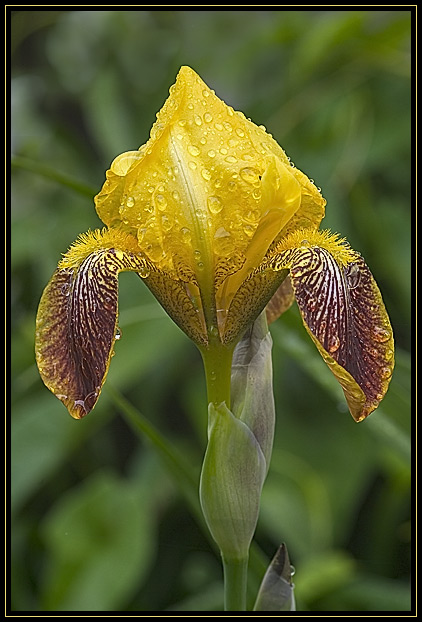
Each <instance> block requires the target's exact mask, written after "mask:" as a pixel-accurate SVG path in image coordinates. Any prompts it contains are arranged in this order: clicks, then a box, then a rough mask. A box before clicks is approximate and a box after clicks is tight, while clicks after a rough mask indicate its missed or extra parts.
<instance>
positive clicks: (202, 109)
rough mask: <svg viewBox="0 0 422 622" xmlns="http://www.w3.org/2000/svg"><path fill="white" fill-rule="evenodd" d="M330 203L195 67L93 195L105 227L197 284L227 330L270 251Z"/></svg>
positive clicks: (184, 72)
mask: <svg viewBox="0 0 422 622" xmlns="http://www.w3.org/2000/svg"><path fill="white" fill-rule="evenodd" d="M324 205H325V200H324V199H323V198H322V196H321V194H320V193H319V191H318V190H317V188H316V187H315V186H314V184H313V183H312V182H310V180H309V179H308V178H307V177H306V176H305V175H304V174H303V173H301V172H300V171H298V170H297V169H296V168H295V167H294V166H292V164H291V163H290V161H289V159H288V158H287V156H286V154H285V153H284V151H283V150H282V149H281V147H279V145H278V144H277V143H276V142H275V141H274V139H273V138H272V137H271V135H269V134H268V133H267V132H266V130H265V128H263V126H259V127H258V126H257V125H255V124H254V123H253V122H252V121H250V120H248V119H246V118H245V116H244V115H243V114H242V113H241V112H235V111H234V110H233V108H231V107H230V106H227V105H226V104H225V103H224V102H223V101H221V100H220V99H219V98H218V97H217V96H216V95H215V93H214V91H212V90H211V89H209V88H208V87H207V85H206V84H205V83H204V82H203V81H202V80H201V78H200V77H199V76H198V75H197V74H196V73H195V72H194V71H193V70H192V69H190V68H189V67H182V68H181V70H180V72H179V74H178V76H177V80H176V83H175V84H174V85H173V86H172V87H171V88H170V96H169V98H168V99H167V101H166V102H165V104H164V106H163V108H162V109H161V110H160V112H159V113H158V114H157V121H156V123H155V124H154V126H153V128H152V130H151V136H150V139H149V141H148V142H147V143H146V144H145V145H143V146H142V147H141V148H140V149H139V150H138V151H130V152H127V153H124V154H122V155H120V156H118V157H117V158H116V159H115V160H114V161H113V163H112V165H111V168H110V170H109V171H108V172H107V180H106V182H105V184H104V186H103V189H102V191H101V192H100V193H99V194H98V195H97V197H96V208H97V212H98V214H99V216H100V218H101V219H102V220H103V221H104V222H105V223H106V224H107V225H108V226H111V227H113V226H116V225H117V224H118V225H119V226H120V227H122V228H124V229H125V230H127V231H128V232H131V233H132V234H133V235H135V236H136V237H137V239H138V243H139V246H140V248H141V249H142V252H143V253H145V255H146V256H147V257H148V258H149V260H150V261H151V262H153V263H154V265H156V267H157V268H158V269H159V270H160V271H162V272H164V273H166V274H168V275H169V277H170V278H173V279H181V280H183V281H185V282H189V283H191V284H193V285H194V287H198V291H199V297H200V299H201V305H205V306H211V307H214V309H215V310H217V311H218V312H219V327H220V332H223V331H224V323H225V320H226V316H225V310H226V309H228V307H229V306H230V303H231V301H232V300H233V297H234V296H235V294H236V292H237V290H238V288H239V287H240V285H241V283H242V282H243V281H244V280H245V278H246V277H247V276H248V274H250V272H251V271H252V270H253V269H254V268H256V267H257V266H259V264H260V262H261V261H262V260H263V258H264V257H265V255H266V253H267V252H268V250H269V248H270V247H271V245H272V244H274V242H276V241H277V240H279V239H280V238H281V237H283V236H284V235H285V233H286V232H288V231H290V230H292V229H294V228H297V227H298V226H307V227H310V226H313V227H315V228H317V227H318V226H319V223H320V221H321V219H322V217H323V215H324ZM202 312H203V313H204V315H205V316H206V310H204V309H202ZM258 312H259V310H258Z"/></svg>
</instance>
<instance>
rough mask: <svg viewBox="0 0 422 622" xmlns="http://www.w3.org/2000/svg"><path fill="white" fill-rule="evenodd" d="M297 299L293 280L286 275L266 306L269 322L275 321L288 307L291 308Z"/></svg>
mask: <svg viewBox="0 0 422 622" xmlns="http://www.w3.org/2000/svg"><path fill="white" fill-rule="evenodd" d="M294 300H295V295H294V291H293V288H292V282H291V280H290V277H289V276H286V278H285V279H284V281H283V282H282V284H281V285H280V287H279V288H278V289H277V291H276V292H275V294H274V296H273V297H272V298H271V300H270V302H269V303H268V304H267V306H266V307H265V313H266V316H267V322H268V324H271V323H272V322H275V321H276V320H277V319H278V318H279V317H280V315H282V314H283V313H284V312H285V311H287V309H290V307H291V306H292V304H293V302H294Z"/></svg>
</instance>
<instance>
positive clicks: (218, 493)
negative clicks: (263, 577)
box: [200, 403, 266, 559]
mask: <svg viewBox="0 0 422 622" xmlns="http://www.w3.org/2000/svg"><path fill="white" fill-rule="evenodd" d="M208 414H209V422H210V425H209V434H208V437H209V438H208V447H207V451H206V453H205V459H204V464H203V466H202V473H201V482H200V499H201V505H202V511H203V513H204V516H205V520H206V522H207V525H208V528H209V530H210V532H211V534H212V536H213V538H214V540H215V541H216V542H217V544H218V546H219V548H220V550H221V553H222V554H223V556H224V557H226V558H227V559H242V558H244V557H247V555H248V551H249V546H250V543H251V540H252V537H253V534H254V532H255V527H256V523H257V520H258V512H259V501H260V496H261V489H262V484H263V483H264V479H265V475H266V461H265V457H264V454H263V453H262V450H261V448H260V446H259V444H258V442H257V440H256V438H255V436H254V435H253V433H252V432H251V431H250V429H249V428H248V426H247V425H245V424H244V423H243V422H242V421H240V420H239V419H237V418H236V417H235V416H234V415H233V413H232V412H231V411H230V410H229V409H228V408H227V406H226V405H225V404H224V403H223V404H220V405H219V406H218V407H217V408H216V407H215V406H214V404H212V403H211V404H209V411H208Z"/></svg>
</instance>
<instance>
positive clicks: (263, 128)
mask: <svg viewBox="0 0 422 622" xmlns="http://www.w3.org/2000/svg"><path fill="white" fill-rule="evenodd" d="M258 127H259V129H260V130H262V131H263V132H266V131H267V128H266V127H265V125H258Z"/></svg>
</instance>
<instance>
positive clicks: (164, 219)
mask: <svg viewBox="0 0 422 622" xmlns="http://www.w3.org/2000/svg"><path fill="white" fill-rule="evenodd" d="M161 226H162V227H163V230H164V231H166V232H169V231H170V229H171V228H172V227H173V223H172V221H171V220H170V218H169V217H168V216H167V214H163V215H162V216H161Z"/></svg>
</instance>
